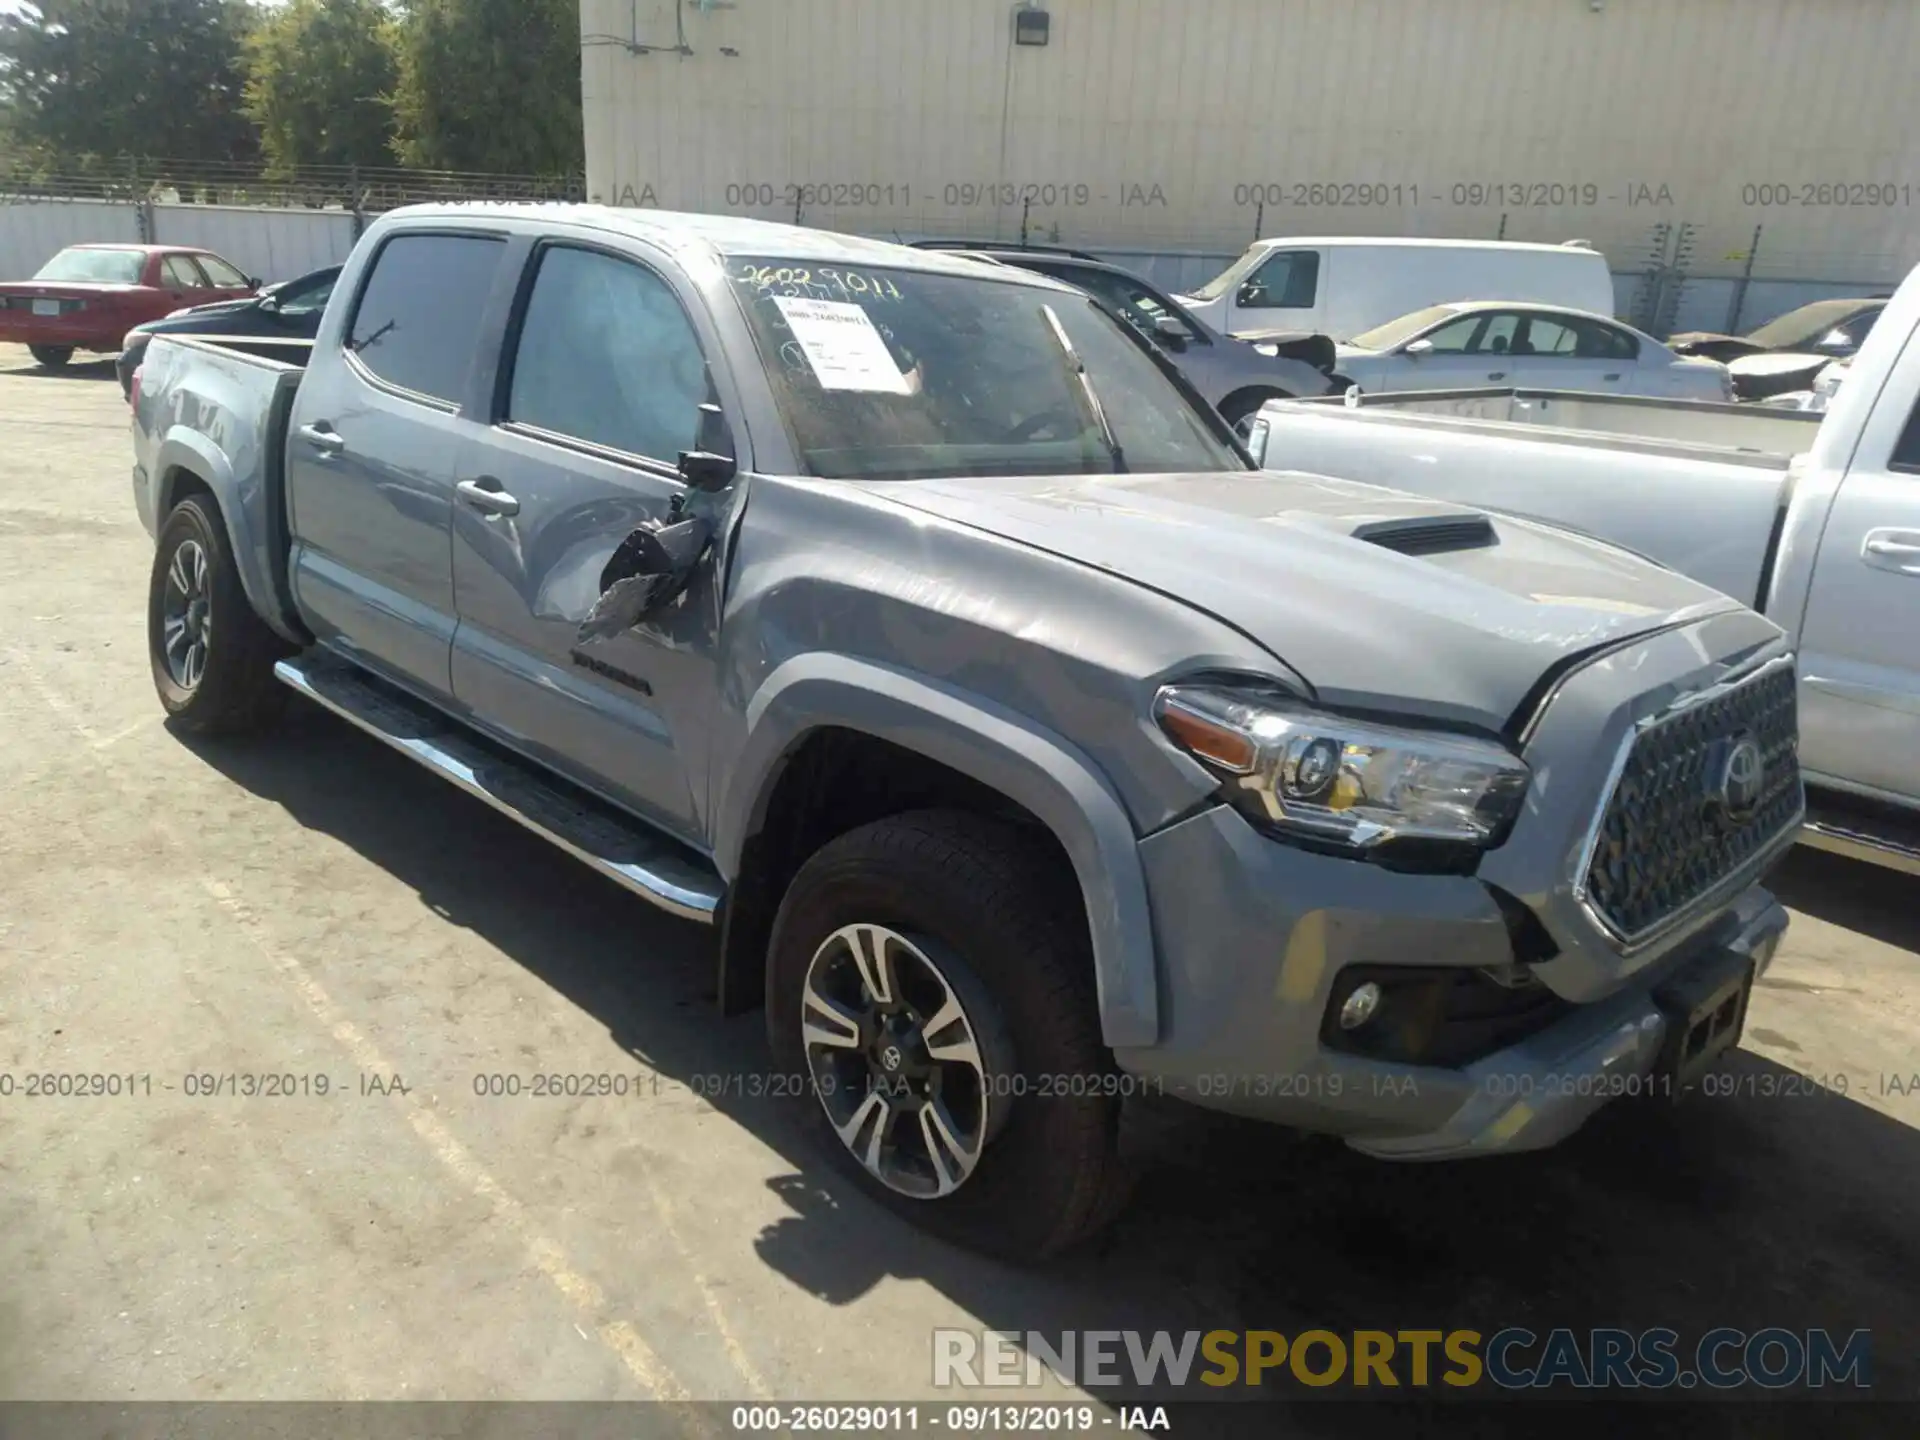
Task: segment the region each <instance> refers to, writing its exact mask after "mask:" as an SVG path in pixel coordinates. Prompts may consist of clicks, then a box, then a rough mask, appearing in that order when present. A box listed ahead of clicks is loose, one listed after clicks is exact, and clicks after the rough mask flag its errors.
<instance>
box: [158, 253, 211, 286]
mask: <svg viewBox="0 0 1920 1440" xmlns="http://www.w3.org/2000/svg"><path fill="white" fill-rule="evenodd" d="M160 283H161V284H162V285H164V286H166V287H167V289H169V290H204V289H206V288H207V281H206V277H205V276H203V275H202V274H201V273H200V272H199V271H198V270H196V269H195V268H194V265H193V261H191V260H189V259H188V258H187V257H186V256H184V255H169V256H167V258H166V259H164V260H162V261H161V262H160Z"/></svg>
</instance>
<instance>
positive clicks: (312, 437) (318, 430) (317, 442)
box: [300, 421, 347, 455]
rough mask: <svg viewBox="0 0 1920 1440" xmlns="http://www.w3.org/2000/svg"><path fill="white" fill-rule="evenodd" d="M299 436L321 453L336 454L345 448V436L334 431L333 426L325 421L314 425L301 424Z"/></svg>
mask: <svg viewBox="0 0 1920 1440" xmlns="http://www.w3.org/2000/svg"><path fill="white" fill-rule="evenodd" d="M300 438H301V439H302V440H304V441H306V442H307V444H309V445H311V446H312V447H313V448H314V449H316V450H318V451H319V452H320V453H321V454H322V455H338V454H339V453H340V452H341V451H342V450H344V449H346V448H347V441H346V437H345V436H343V435H340V434H337V433H335V431H334V429H333V427H332V426H331V425H328V424H327V423H326V422H325V421H321V422H320V423H318V424H315V425H302V426H301V427H300Z"/></svg>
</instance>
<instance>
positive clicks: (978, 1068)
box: [800, 925, 998, 1200]
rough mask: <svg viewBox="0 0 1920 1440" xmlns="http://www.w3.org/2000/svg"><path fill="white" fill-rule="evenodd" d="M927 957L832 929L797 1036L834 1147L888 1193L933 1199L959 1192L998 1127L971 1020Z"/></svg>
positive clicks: (891, 938)
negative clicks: (842, 1147)
mask: <svg viewBox="0 0 1920 1440" xmlns="http://www.w3.org/2000/svg"><path fill="white" fill-rule="evenodd" d="M929 948H930V947H927V946H924V945H922V944H917V943H915V942H914V941H912V940H910V939H908V938H907V937H906V936H904V935H902V934H900V933H899V932H897V931H895V930H890V929H888V928H887V927H885V926H883V925H844V926H842V927H841V928H840V929H838V930H835V931H834V932H833V933H832V934H831V935H829V936H827V938H826V940H825V941H823V942H822V943H821V945H820V948H819V949H818V950H816V951H815V952H814V956H813V959H812V961H811V962H810V963H809V964H808V966H807V974H806V980H805V984H804V987H803V989H802V993H801V1007H800V1010H801V1013H800V1026H801V1043H802V1046H803V1048H804V1050H805V1053H806V1057H807V1066H808V1069H809V1070H810V1071H811V1072H812V1078H813V1083H814V1093H815V1094H816V1095H817V1096H818V1097H819V1099H820V1104H821V1105H822V1106H823V1107H824V1108H825V1110H826V1113H827V1119H828V1121H829V1123H831V1124H832V1126H833V1129H834V1132H835V1133H836V1134H837V1135H838V1136H839V1137H840V1142H841V1143H842V1144H843V1145H845V1146H846V1147H847V1149H848V1151H850V1152H851V1153H852V1155H853V1157H854V1158H855V1159H856V1160H858V1161H859V1162H860V1164H861V1165H862V1166H863V1167H864V1168H865V1169H866V1170H867V1172H868V1173H869V1174H870V1175H872V1176H873V1177H874V1178H875V1179H876V1180H878V1181H880V1183H881V1184H883V1185H885V1186H886V1187H887V1188H888V1189H890V1190H893V1191H895V1192H897V1193H898V1194H901V1195H906V1196H911V1197H914V1198H916V1199H928V1200H931V1199H939V1198H942V1197H944V1196H947V1195H950V1194H952V1193H953V1192H954V1191H955V1190H957V1189H959V1188H960V1186H961V1185H963V1184H965V1183H966V1181H967V1178H968V1177H969V1176H971V1175H972V1174H973V1170H974V1167H975V1166H976V1165H977V1164H978V1163H979V1161H980V1154H981V1151H982V1150H983V1149H984V1148H985V1145H986V1143H987V1141H988V1139H989V1138H990V1136H991V1125H992V1122H993V1121H994V1120H995V1119H997V1118H998V1117H997V1113H996V1111H997V1107H995V1106H994V1105H993V1104H992V1103H991V1087H992V1082H991V1080H990V1078H989V1071H988V1066H987V1062H986V1060H985V1059H984V1058H983V1057H982V1054H981V1042H980V1038H979V1032H978V1031H977V1029H976V1028H975V1019H974V1017H973V1016H970V1015H969V1013H968V1010H967V1006H966V1005H965V1004H963V1003H962V998H961V989H956V987H955V984H954V979H953V977H952V976H950V975H949V974H948V973H946V971H945V970H943V969H942V966H941V965H940V964H939V963H937V962H936V960H935V959H934V958H933V955H932V954H930V953H929ZM932 948H936V949H937V947H932ZM948 965H949V967H950V968H954V967H953V965H952V962H948ZM962 988H963V989H964V988H970V987H965V986H964V985H963V987H962ZM982 1003H984V1002H982Z"/></svg>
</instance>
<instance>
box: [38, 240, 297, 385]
mask: <svg viewBox="0 0 1920 1440" xmlns="http://www.w3.org/2000/svg"><path fill="white" fill-rule="evenodd" d="M259 288H260V282H259V281H258V280H256V279H253V278H251V277H250V276H248V275H245V274H243V273H242V272H241V271H240V270H238V269H236V268H235V267H234V266H233V265H231V264H229V263H228V262H227V261H225V260H222V259H221V258H220V257H219V256H218V255H215V254H213V253H211V252H210V251H206V250H195V249H193V248H192V247H191V246H182V245H69V246H68V247H67V248H66V249H65V250H62V251H61V252H60V253H59V254H58V255H56V256H54V257H53V259H51V260H49V261H48V262H47V263H46V264H45V265H42V266H41V267H40V273H39V274H37V275H35V276H34V277H33V278H32V279H31V280H15V281H12V282H9V283H5V284H0V342H6V343H10V344H14V345H25V346H26V347H27V348H28V349H29V350H31V351H32V352H33V358H34V359H35V360H38V361H39V362H40V363H41V364H42V365H44V366H46V367H47V368H48V369H50V370H57V369H59V368H60V367H61V366H62V365H65V364H66V363H67V362H68V361H69V360H71V359H72V358H73V352H74V351H76V350H97V351H102V352H105V353H109V354H113V353H118V351H119V349H120V344H121V341H123V340H124V339H125V338H126V334H127V332H128V331H129V330H131V329H133V327H134V326H136V325H144V324H145V323H146V322H147V321H149V320H158V319H160V318H161V317H163V316H166V315H170V314H172V313H173V312H174V311H175V310H179V309H182V308H183V307H186V306H192V305H210V304H213V303H214V302H216V301H220V300H238V299H241V298H243V297H245V296H248V295H251V294H253V293H255V292H256V291H257V290H259Z"/></svg>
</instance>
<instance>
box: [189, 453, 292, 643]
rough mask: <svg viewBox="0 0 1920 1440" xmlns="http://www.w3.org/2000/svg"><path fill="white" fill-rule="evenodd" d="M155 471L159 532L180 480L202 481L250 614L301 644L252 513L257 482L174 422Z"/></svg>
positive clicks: (258, 504)
mask: <svg viewBox="0 0 1920 1440" xmlns="http://www.w3.org/2000/svg"><path fill="white" fill-rule="evenodd" d="M153 473H154V474H155V475H157V476H158V477H159V478H158V481H157V484H158V487H159V489H158V493H157V494H156V496H155V507H154V531H155V533H156V534H158V533H159V529H160V527H161V526H163V525H165V524H166V523H167V516H168V515H170V514H171V513H173V507H174V506H175V505H177V504H179V503H180V493H181V491H182V489H183V488H186V487H184V486H183V484H182V482H183V481H184V480H186V479H187V478H189V477H191V478H192V479H194V480H197V481H199V483H200V484H202V485H204V486H205V487H206V488H207V490H208V491H209V492H210V493H211V494H212V495H213V500H214V503H215V504H216V505H218V506H219V507H220V518H221V520H222V522H223V523H224V524H225V525H226V527H227V543H228V545H229V547H230V548H231V549H232V551H233V562H234V566H235V568H236V569H238V570H239V572H240V588H241V589H242V590H243V591H244V592H245V593H246V597H247V603H248V604H249V605H251V606H252V607H253V609H254V613H255V614H257V615H259V616H260V618H261V619H263V620H265V621H266V622H267V624H268V625H270V626H272V628H273V629H274V630H275V631H276V632H277V633H278V634H279V635H280V636H281V637H282V638H284V639H287V640H291V641H294V642H295V643H297V644H305V643H306V642H305V639H304V637H303V636H301V634H300V633H299V631H298V630H297V629H296V628H290V627H289V625H288V622H287V619H286V617H285V616H284V615H282V614H281V610H280V606H279V603H278V601H277V600H276V598H275V594H274V586H273V560H272V555H271V552H270V549H269V540H268V537H267V536H266V534H265V533H264V532H263V531H262V529H261V527H260V526H259V525H258V524H257V523H256V522H255V520H254V518H253V517H254V516H256V515H258V514H259V513H261V511H262V509H263V507H264V505H265V503H266V500H265V497H264V496H261V495H252V494H250V493H249V491H250V489H251V488H257V487H258V485H259V484H260V482H259V481H257V480H256V481H243V480H242V479H241V478H240V477H239V476H237V475H236V474H235V473H234V467H233V462H232V461H231V460H229V459H228V457H227V456H226V455H225V454H223V453H222V452H221V450H220V448H219V447H218V446H217V445H215V444H214V443H213V442H212V441H211V440H210V439H208V438H207V437H206V436H205V435H202V434H201V433H199V432H198V431H196V430H193V429H190V428H188V427H187V426H184V425H176V426H173V427H172V428H171V429H169V430H168V431H167V432H166V434H165V435H164V436H162V437H161V440H160V444H159V446H158V447H157V448H156V450H155V453H154V463H153Z"/></svg>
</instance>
